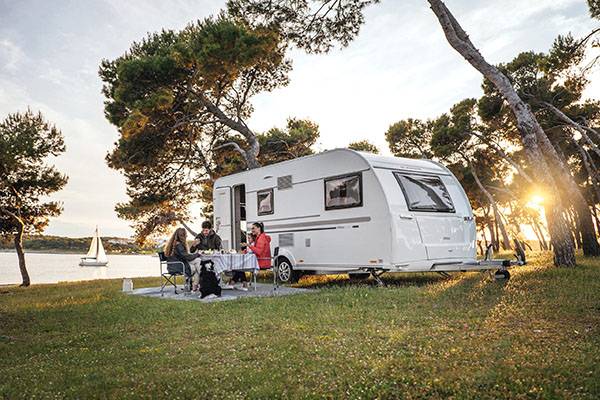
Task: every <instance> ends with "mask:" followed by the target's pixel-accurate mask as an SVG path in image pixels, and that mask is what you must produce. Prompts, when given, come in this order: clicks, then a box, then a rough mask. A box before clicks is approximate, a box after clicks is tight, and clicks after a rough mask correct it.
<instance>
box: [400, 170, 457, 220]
mask: <svg viewBox="0 0 600 400" xmlns="http://www.w3.org/2000/svg"><path fill="white" fill-rule="evenodd" d="M394 175H395V176H396V179H397V180H398V183H399V184H400V187H401V188H402V192H403V193H404V198H405V199H406V204H408V209H409V210H410V211H433V212H455V211H454V204H453V203H452V199H451V198H450V195H449V194H448V190H447V189H446V186H444V183H443V182H442V180H441V179H440V178H439V177H438V176H431V175H417V174H406V173H399V172H394Z"/></svg>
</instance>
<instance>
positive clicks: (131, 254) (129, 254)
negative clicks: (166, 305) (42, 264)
mask: <svg viewBox="0 0 600 400" xmlns="http://www.w3.org/2000/svg"><path fill="white" fill-rule="evenodd" d="M23 252H24V253H25V255H27V254H28V253H34V254H62V255H80V256H82V257H83V256H85V254H86V253H85V252H79V251H68V250H52V249H48V250H45V249H44V250H41V249H40V250H26V249H24V250H23ZM0 253H9V254H17V252H16V251H15V250H10V249H0ZM106 255H108V256H154V255H156V253H108V252H107V253H106Z"/></svg>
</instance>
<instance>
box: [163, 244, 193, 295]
mask: <svg viewBox="0 0 600 400" xmlns="http://www.w3.org/2000/svg"><path fill="white" fill-rule="evenodd" d="M158 259H159V260H160V295H161V296H162V295H163V290H164V289H165V286H167V285H168V284H171V285H173V287H174V288H175V289H174V290H175V294H177V277H178V276H180V275H181V276H183V295H184V296H187V295H188V293H189V291H188V289H189V288H188V286H189V282H190V281H191V276H189V275H186V273H185V264H184V263H183V262H182V261H168V260H167V257H166V256H165V252H164V251H159V252H158ZM178 264H179V265H181V272H169V269H168V268H169V265H178ZM163 265H165V266H166V267H167V271H166V272H164V273H163Z"/></svg>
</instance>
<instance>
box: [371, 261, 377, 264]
mask: <svg viewBox="0 0 600 400" xmlns="http://www.w3.org/2000/svg"><path fill="white" fill-rule="evenodd" d="M369 262H370V263H371V264H376V263H377V260H370V261H369Z"/></svg>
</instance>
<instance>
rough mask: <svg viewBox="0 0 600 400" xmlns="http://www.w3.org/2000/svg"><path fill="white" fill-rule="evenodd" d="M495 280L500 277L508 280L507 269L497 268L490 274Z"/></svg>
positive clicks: (508, 273)
mask: <svg viewBox="0 0 600 400" xmlns="http://www.w3.org/2000/svg"><path fill="white" fill-rule="evenodd" d="M492 277H493V278H494V279H495V280H500V279H506V280H509V279H510V272H508V270H507V269H502V270H501V269H499V270H498V271H496V273H495V274H494V275H493V276H492Z"/></svg>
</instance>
